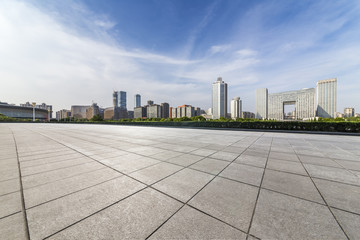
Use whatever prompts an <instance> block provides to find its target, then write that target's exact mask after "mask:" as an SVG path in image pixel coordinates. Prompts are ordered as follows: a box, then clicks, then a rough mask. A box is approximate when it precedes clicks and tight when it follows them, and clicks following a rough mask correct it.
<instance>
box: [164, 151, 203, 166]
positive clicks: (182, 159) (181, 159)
mask: <svg viewBox="0 0 360 240" xmlns="http://www.w3.org/2000/svg"><path fill="white" fill-rule="evenodd" d="M203 158H204V157H202V156H197V155H192V154H183V155H180V156H177V157H174V158H171V159H169V160H167V162H169V163H174V164H178V165H181V166H184V167H187V166H189V165H191V164H193V163H195V162H197V161H199V160H200V159H203Z"/></svg>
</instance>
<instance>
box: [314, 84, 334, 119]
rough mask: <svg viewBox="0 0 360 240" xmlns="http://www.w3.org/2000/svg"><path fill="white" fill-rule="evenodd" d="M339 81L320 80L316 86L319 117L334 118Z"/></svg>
mask: <svg viewBox="0 0 360 240" xmlns="http://www.w3.org/2000/svg"><path fill="white" fill-rule="evenodd" d="M336 88H337V79H336V78H332V79H327V80H320V81H318V82H317V84H316V102H317V108H316V112H317V116H318V117H322V118H334V117H335V113H336V91H337V90H336Z"/></svg>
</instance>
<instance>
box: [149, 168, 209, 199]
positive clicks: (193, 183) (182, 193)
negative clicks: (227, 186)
mask: <svg viewBox="0 0 360 240" xmlns="http://www.w3.org/2000/svg"><path fill="white" fill-rule="evenodd" d="M213 177H214V176H212V175H210V174H207V173H202V172H199V171H195V170H192V169H183V170H181V171H180V172H178V173H175V174H174V175H171V176H170V177H168V178H165V179H164V180H162V181H160V182H158V183H156V184H154V185H153V187H154V188H156V189H158V190H160V191H162V192H164V193H166V194H169V195H170V196H172V197H174V198H176V199H179V200H180V201H183V202H186V201H188V200H189V199H190V198H191V197H192V196H194V194H196V193H197V192H198V191H199V190H200V189H201V188H202V187H203V186H205V184H207V183H208V182H209V181H210V180H211V179H212V178H213Z"/></svg>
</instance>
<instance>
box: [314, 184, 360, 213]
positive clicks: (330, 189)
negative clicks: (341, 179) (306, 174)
mask: <svg viewBox="0 0 360 240" xmlns="http://www.w3.org/2000/svg"><path fill="white" fill-rule="evenodd" d="M314 182H315V184H316V186H317V187H318V188H319V190H320V192H321V194H322V195H323V196H324V198H325V200H326V201H327V203H328V204H329V205H330V206H332V207H336V208H340V209H343V210H347V211H350V212H354V213H358V214H360V187H358V186H353V185H349V184H343V183H337V182H332V181H326V180H322V179H314Z"/></svg>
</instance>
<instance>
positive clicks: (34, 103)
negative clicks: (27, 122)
mask: <svg viewBox="0 0 360 240" xmlns="http://www.w3.org/2000/svg"><path fill="white" fill-rule="evenodd" d="M32 106H33V122H35V106H36V102H33V103H32Z"/></svg>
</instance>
